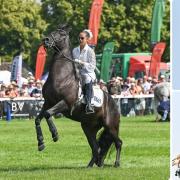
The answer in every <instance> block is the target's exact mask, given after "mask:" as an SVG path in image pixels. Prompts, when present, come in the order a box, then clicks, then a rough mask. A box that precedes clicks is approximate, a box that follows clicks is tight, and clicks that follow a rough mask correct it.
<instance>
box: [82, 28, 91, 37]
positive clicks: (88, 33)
mask: <svg viewBox="0 0 180 180" xmlns="http://www.w3.org/2000/svg"><path fill="white" fill-rule="evenodd" d="M83 33H85V34H86V37H87V38H88V39H91V38H92V37H93V34H92V32H91V31H90V30H89V29H85V30H83Z"/></svg>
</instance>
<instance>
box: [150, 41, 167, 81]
mask: <svg viewBox="0 0 180 180" xmlns="http://www.w3.org/2000/svg"><path fill="white" fill-rule="evenodd" d="M165 47H166V43H164V42H160V43H157V44H156V45H155V46H154V49H153V53H152V57H151V62H150V69H149V76H151V77H156V78H158V75H159V72H160V62H161V57H162V55H163V53H164V50H165Z"/></svg>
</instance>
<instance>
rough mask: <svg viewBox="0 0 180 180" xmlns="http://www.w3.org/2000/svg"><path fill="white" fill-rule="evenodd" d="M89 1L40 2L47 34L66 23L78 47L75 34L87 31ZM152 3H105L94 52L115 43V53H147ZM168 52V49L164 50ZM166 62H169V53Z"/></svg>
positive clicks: (166, 30) (165, 30)
mask: <svg viewBox="0 0 180 180" xmlns="http://www.w3.org/2000/svg"><path fill="white" fill-rule="evenodd" d="M91 3H92V1H89V0H69V1H67V0H61V1H59V0H42V14H43V17H44V19H45V20H46V21H47V22H48V24H49V26H48V29H47V33H48V32H50V31H51V30H52V29H55V28H56V27H57V25H58V23H65V22H66V23H68V24H70V26H71V27H72V33H71V42H72V45H73V46H75V45H77V44H78V39H77V37H78V33H79V32H80V31H82V30H83V29H85V28H87V26H88V20H89V12H90V8H91ZM153 5H154V1H152V0H138V1H137V0H121V1H112V0H107V1H105V2H104V6H103V12H102V17H101V26H100V31H99V37H98V39H99V40H98V45H97V47H96V53H100V52H102V49H103V47H104V45H105V43H106V42H109V41H114V42H115V51H116V52H118V53H120V52H121V53H125V52H145V51H146V52H149V51H150V33H151V19H152V9H153ZM169 9H170V8H169V3H167V6H166V16H165V18H164V21H163V27H162V40H164V41H166V43H167V45H168V47H169V37H170V32H169V25H170V17H169ZM167 49H168V48H167ZM166 60H169V52H168V53H167V56H166Z"/></svg>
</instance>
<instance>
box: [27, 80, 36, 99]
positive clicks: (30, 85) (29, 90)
mask: <svg viewBox="0 0 180 180" xmlns="http://www.w3.org/2000/svg"><path fill="white" fill-rule="evenodd" d="M34 88H35V84H34V80H33V79H30V80H29V82H28V94H29V95H30V96H31V93H32V91H33V90H34Z"/></svg>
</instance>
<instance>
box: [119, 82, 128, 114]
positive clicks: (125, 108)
mask: <svg viewBox="0 0 180 180" xmlns="http://www.w3.org/2000/svg"><path fill="white" fill-rule="evenodd" d="M121 95H122V96H123V98H122V100H121V113H122V115H123V116H127V114H128V113H129V111H130V110H129V107H128V98H125V97H126V96H129V95H130V92H129V86H128V85H127V81H124V82H123V83H122V90H121Z"/></svg>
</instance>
